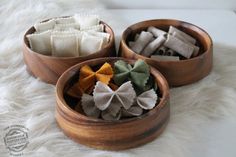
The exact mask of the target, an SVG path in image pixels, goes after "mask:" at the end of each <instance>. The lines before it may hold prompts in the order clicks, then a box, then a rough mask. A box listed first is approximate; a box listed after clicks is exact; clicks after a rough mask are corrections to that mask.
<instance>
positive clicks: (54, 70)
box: [23, 22, 116, 84]
mask: <svg viewBox="0 0 236 157" xmlns="http://www.w3.org/2000/svg"><path fill="white" fill-rule="evenodd" d="M101 23H102V24H104V26H105V27H104V29H105V32H107V33H109V34H110V41H109V43H108V44H107V45H106V46H105V47H104V48H103V49H101V50H100V51H97V52H95V53H93V54H91V55H87V56H81V57H54V56H46V55H42V54H40V53H37V52H34V51H33V50H31V49H30V45H29V41H28V39H27V38H26V36H27V35H28V34H32V33H34V32H35V29H34V27H31V28H30V29H29V30H28V31H27V32H26V33H25V35H24V43H23V56H24V61H25V64H26V65H27V71H28V72H29V73H30V74H32V75H33V76H35V77H38V78H40V79H41V80H42V81H44V82H47V83H50V84H56V82H57V80H58V78H59V77H60V76H61V74H62V73H63V72H64V71H65V70H67V69H68V68H70V67H71V66H73V65H75V64H77V63H80V62H83V61H86V60H89V59H94V58H101V57H108V56H115V55H116V50H115V39H114V32H113V30H112V29H111V27H110V26H109V25H107V24H106V23H104V22H101Z"/></svg>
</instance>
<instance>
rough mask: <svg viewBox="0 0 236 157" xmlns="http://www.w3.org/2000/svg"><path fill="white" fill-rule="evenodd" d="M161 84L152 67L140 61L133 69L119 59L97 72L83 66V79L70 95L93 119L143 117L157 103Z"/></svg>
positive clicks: (81, 75) (76, 84) (72, 88)
mask: <svg viewBox="0 0 236 157" xmlns="http://www.w3.org/2000/svg"><path fill="white" fill-rule="evenodd" d="M156 91H157V85H156V82H155V81H154V78H153V76H152V75H151V74H150V69H149V66H148V65H147V64H146V62H144V61H143V60H137V61H136V62H135V64H134V65H133V66H132V65H130V64H128V63H126V62H124V61H122V60H118V61H116V62H115V63H114V66H113V68H112V66H111V65H110V64H109V63H104V64H103V65H102V66H101V67H98V68H97V69H96V70H95V71H94V69H92V68H91V67H90V66H88V65H85V66H83V67H81V69H80V72H79V79H78V82H76V83H75V84H74V85H73V86H72V87H71V88H70V89H69V90H68V91H67V94H68V95H70V96H73V97H78V98H80V100H81V101H80V103H79V104H78V105H81V106H82V109H83V112H84V113H85V114H86V115H87V116H90V117H94V118H102V119H105V120H119V119H121V118H127V117H134V116H140V115H142V114H143V113H145V112H146V111H148V110H150V109H152V108H154V107H155V105H156V104H157V101H158V100H159V99H158V95H157V93H156Z"/></svg>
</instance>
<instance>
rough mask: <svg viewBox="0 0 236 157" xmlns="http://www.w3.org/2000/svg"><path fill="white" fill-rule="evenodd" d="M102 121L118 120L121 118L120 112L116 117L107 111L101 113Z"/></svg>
mask: <svg viewBox="0 0 236 157" xmlns="http://www.w3.org/2000/svg"><path fill="white" fill-rule="evenodd" d="M101 117H102V119H104V120H119V119H120V118H121V112H119V113H118V114H117V115H116V116H113V115H112V114H111V113H110V112H109V111H107V110H105V111H102V114H101Z"/></svg>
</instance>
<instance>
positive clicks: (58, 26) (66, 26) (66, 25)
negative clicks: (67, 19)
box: [54, 23, 80, 31]
mask: <svg viewBox="0 0 236 157" xmlns="http://www.w3.org/2000/svg"><path fill="white" fill-rule="evenodd" d="M72 28H73V29H77V30H79V29H80V25H79V24H78V23H60V24H56V25H55V27H54V30H58V31H66V30H70V29H72Z"/></svg>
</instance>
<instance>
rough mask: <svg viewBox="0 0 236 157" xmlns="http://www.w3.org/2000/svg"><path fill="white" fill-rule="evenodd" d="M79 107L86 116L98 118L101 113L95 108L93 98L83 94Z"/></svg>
mask: <svg viewBox="0 0 236 157" xmlns="http://www.w3.org/2000/svg"><path fill="white" fill-rule="evenodd" d="M81 102H82V103H81V106H82V109H83V111H84V113H85V114H86V115H87V116H90V117H94V118H98V117H99V116H100V113H101V111H100V110H99V109H98V108H97V107H96V106H95V103H94V99H93V96H91V95H89V94H83V95H82V98H81Z"/></svg>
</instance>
